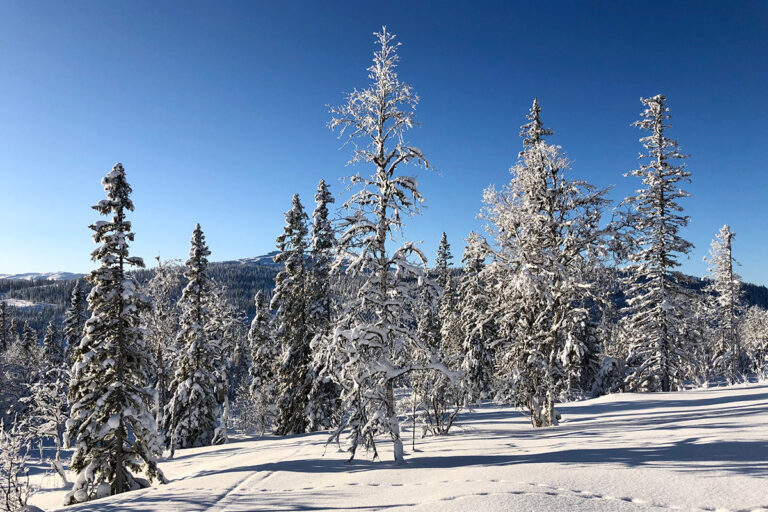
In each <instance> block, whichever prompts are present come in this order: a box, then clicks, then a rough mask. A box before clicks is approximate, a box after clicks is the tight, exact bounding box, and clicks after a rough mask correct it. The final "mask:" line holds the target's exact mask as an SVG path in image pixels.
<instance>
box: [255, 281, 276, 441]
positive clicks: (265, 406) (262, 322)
mask: <svg viewBox="0 0 768 512" xmlns="http://www.w3.org/2000/svg"><path fill="white" fill-rule="evenodd" d="M254 302H255V305H256V315H255V316H254V317H253V321H252V322H251V328H250V330H249V331H248V342H249V352H250V360H251V365H250V368H249V374H250V384H249V395H250V400H249V401H248V404H249V406H250V408H249V410H248V412H249V420H250V421H249V422H248V423H249V425H248V426H249V427H250V428H253V429H255V430H256V431H258V432H259V434H260V435H263V434H264V432H266V431H268V430H269V429H271V428H272V426H273V425H274V422H275V419H276V418H277V382H276V377H277V365H278V363H279V358H280V350H279V347H278V346H277V344H276V343H275V339H274V337H273V335H272V327H271V325H270V318H269V309H268V307H267V302H266V300H265V298H264V292H262V291H261V290H259V291H258V292H256V297H255V298H254Z"/></svg>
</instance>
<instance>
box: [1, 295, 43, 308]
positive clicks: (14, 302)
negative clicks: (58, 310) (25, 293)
mask: <svg viewBox="0 0 768 512" xmlns="http://www.w3.org/2000/svg"><path fill="white" fill-rule="evenodd" d="M1 297H2V295H0V301H1V302H5V303H6V304H7V305H8V306H12V307H14V308H43V307H55V306H54V305H53V304H46V303H44V302H41V303H36V302H32V301H29V300H25V299H3V298H1Z"/></svg>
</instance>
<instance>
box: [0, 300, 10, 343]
mask: <svg viewBox="0 0 768 512" xmlns="http://www.w3.org/2000/svg"><path fill="white" fill-rule="evenodd" d="M10 321H11V318H10V315H9V314H8V306H7V305H6V304H5V301H4V300H0V352H3V351H5V349H7V348H8V346H9V345H10V344H11V337H10V328H11V326H10V325H9V324H10Z"/></svg>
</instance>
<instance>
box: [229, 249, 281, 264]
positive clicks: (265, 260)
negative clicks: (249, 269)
mask: <svg viewBox="0 0 768 512" xmlns="http://www.w3.org/2000/svg"><path fill="white" fill-rule="evenodd" d="M277 254H278V251H272V252H269V253H267V254H263V255H261V256H254V257H252V258H241V259H239V260H231V261H219V262H216V263H214V265H215V264H220V265H231V264H234V263H239V264H240V265H265V266H268V267H271V266H282V263H275V260H274V257H275V256H276V255H277Z"/></svg>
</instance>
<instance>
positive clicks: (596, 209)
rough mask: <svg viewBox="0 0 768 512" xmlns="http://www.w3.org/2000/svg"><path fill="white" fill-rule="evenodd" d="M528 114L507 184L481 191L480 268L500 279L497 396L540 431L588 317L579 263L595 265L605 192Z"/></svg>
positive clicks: (495, 302) (586, 286)
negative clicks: (485, 256) (487, 242)
mask: <svg viewBox="0 0 768 512" xmlns="http://www.w3.org/2000/svg"><path fill="white" fill-rule="evenodd" d="M527 118H528V120H529V123H527V124H525V125H523V126H522V127H521V132H520V136H521V137H522V138H523V151H522V152H521V153H520V155H519V161H518V163H517V165H515V166H514V167H513V168H512V169H511V173H512V180H511V181H510V184H509V185H508V186H507V187H505V188H504V189H502V190H501V191H497V190H496V189H495V188H493V187H491V188H489V189H487V190H486V191H485V194H484V202H485V204H486V207H485V210H484V213H483V215H484V217H485V218H486V219H487V220H488V225H489V228H490V231H491V233H492V234H493V235H494V236H495V238H496V244H497V248H496V250H495V252H494V257H495V259H494V262H493V263H492V264H491V265H490V266H489V267H488V269H486V270H487V271H488V272H490V274H491V279H492V280H493V281H495V282H498V283H501V285H500V286H498V287H495V288H494V292H495V293H494V295H493V298H492V302H491V308H490V309H491V311H493V312H494V314H495V316H496V318H497V325H498V329H499V334H500V336H499V337H500V338H501V339H502V340H503V342H502V345H501V348H500V350H501V351H502V353H501V356H500V359H499V362H498V370H499V372H500V378H501V382H502V384H503V388H502V389H501V390H500V398H502V399H507V400H511V401H513V402H514V403H515V404H516V405H519V406H524V407H526V408H527V409H528V410H529V412H530V417H531V423H532V425H533V426H534V427H540V426H544V425H554V424H557V414H556V412H555V409H554V404H555V402H556V401H557V400H558V398H559V396H560V394H561V393H562V392H563V391H564V390H565V389H566V388H567V375H566V372H565V370H564V368H563V365H562V362H561V360H562V356H563V354H564V353H565V352H566V351H568V350H572V348H571V347H568V344H572V343H573V342H574V341H575V338H576V337H577V335H578V332H579V331H580V330H581V328H582V325H583V323H584V321H585V319H587V318H588V316H589V311H588V310H587V309H586V307H585V303H586V302H587V301H588V300H589V299H590V298H591V285H590V282H589V279H588V278H587V275H585V269H589V268H591V267H593V266H594V265H598V264H599V259H600V256H601V248H602V246H603V243H604V241H603V236H604V233H605V232H604V230H603V229H601V228H600V226H599V224H600V218H601V212H602V209H603V207H604V205H605V204H606V203H607V200H606V199H605V197H604V196H605V194H606V192H607V190H599V189H597V188H595V187H594V186H592V185H590V184H589V183H587V182H585V181H582V180H577V179H571V178H570V172H569V171H570V166H569V162H568V160H567V159H566V157H565V156H564V155H563V153H562V151H561V149H560V147H558V146H553V145H550V144H548V143H547V142H546V140H545V139H544V136H545V135H549V134H551V133H552V131H551V130H549V129H547V128H544V127H543V124H542V121H541V107H540V106H539V104H538V101H537V100H534V101H533V106H532V107H531V110H530V112H529V114H528V115H527Z"/></svg>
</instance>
